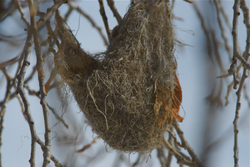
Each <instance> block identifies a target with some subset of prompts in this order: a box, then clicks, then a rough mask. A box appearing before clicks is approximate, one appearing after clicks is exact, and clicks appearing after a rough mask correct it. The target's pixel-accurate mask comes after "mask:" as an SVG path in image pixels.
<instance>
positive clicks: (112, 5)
mask: <svg viewBox="0 0 250 167" xmlns="http://www.w3.org/2000/svg"><path fill="white" fill-rule="evenodd" d="M107 2H108V5H109V7H110V9H111V10H112V12H113V14H114V16H115V18H116V20H117V22H118V24H121V21H122V17H121V16H120V14H119V13H118V11H117V9H116V7H115V3H114V0H107Z"/></svg>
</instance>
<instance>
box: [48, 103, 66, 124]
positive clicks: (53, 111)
mask: <svg viewBox="0 0 250 167" xmlns="http://www.w3.org/2000/svg"><path fill="white" fill-rule="evenodd" d="M48 107H49V109H50V110H51V112H52V113H53V114H54V115H55V117H56V119H58V120H59V121H60V122H62V124H63V125H64V126H65V127H66V128H67V129H68V128H69V126H68V125H67V124H66V123H65V121H64V120H63V119H62V118H61V117H60V116H59V115H58V114H57V113H56V111H55V109H54V108H53V107H51V106H50V105H49V104H48Z"/></svg>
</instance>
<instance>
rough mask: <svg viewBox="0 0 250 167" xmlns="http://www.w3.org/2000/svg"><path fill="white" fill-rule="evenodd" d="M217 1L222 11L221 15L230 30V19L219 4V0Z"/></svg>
mask: <svg viewBox="0 0 250 167" xmlns="http://www.w3.org/2000/svg"><path fill="white" fill-rule="evenodd" d="M217 2H218V5H219V8H220V10H221V13H222V15H223V17H224V19H225V21H226V24H227V26H228V27H229V29H230V30H232V24H231V22H230V20H229V18H228V15H227V13H226V11H225V10H224V8H223V5H222V4H221V0H218V1H217Z"/></svg>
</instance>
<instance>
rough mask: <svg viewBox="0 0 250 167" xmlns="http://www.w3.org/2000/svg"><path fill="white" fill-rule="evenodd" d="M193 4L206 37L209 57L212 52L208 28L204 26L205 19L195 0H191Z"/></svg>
mask: <svg viewBox="0 0 250 167" xmlns="http://www.w3.org/2000/svg"><path fill="white" fill-rule="evenodd" d="M193 6H194V9H195V11H196V13H197V15H198V17H199V19H200V22H201V26H202V29H203V31H204V34H205V36H206V38H207V40H206V41H207V51H208V55H209V57H210V58H211V57H212V55H213V54H212V46H211V38H210V35H209V34H210V33H209V30H208V28H207V26H206V23H205V19H204V17H203V16H202V14H201V12H200V10H199V8H198V6H197V4H196V1H193Z"/></svg>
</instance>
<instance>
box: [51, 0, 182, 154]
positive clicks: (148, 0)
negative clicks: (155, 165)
mask: <svg viewBox="0 0 250 167" xmlns="http://www.w3.org/2000/svg"><path fill="white" fill-rule="evenodd" d="M171 17H172V16H171V12H170V9H169V4H168V2H165V1H163V0H137V1H133V2H132V3H131V4H130V6H129V9H128V11H127V13H126V15H125V16H124V18H123V20H122V23H121V24H120V25H118V26H116V27H115V28H114V29H113V31H112V36H111V38H110V44H109V46H108V48H107V50H106V51H105V52H104V55H105V56H104V57H102V58H101V57H100V56H91V55H90V54H88V53H86V52H85V51H84V50H83V49H81V47H80V44H79V43H78V41H77V40H76V39H75V37H74V35H72V33H71V31H70V30H68V29H67V28H66V26H65V24H64V21H63V19H62V18H61V17H60V16H59V14H58V13H57V14H56V20H57V26H56V29H55V33H56V35H57V37H58V39H60V41H61V44H60V49H59V50H58V52H57V54H56V55H55V68H56V69H57V72H58V73H59V74H60V76H61V78H62V82H63V83H64V84H66V85H68V86H69V88H70V90H71V91H72V93H73V95H74V97H75V100H76V101H77V103H78V105H79V107H80V109H81V111H82V112H83V113H84V115H85V117H86V119H87V123H88V124H89V125H90V126H91V127H92V129H93V131H94V132H95V133H96V134H98V135H99V136H100V137H101V138H102V139H103V140H104V141H105V143H106V144H108V145H109V146H111V147H112V148H114V149H118V150H121V151H126V152H148V151H152V150H153V149H154V148H156V147H159V146H160V145H161V143H162V139H163V135H164V132H165V131H166V129H167V127H168V125H169V124H170V123H171V121H172V120H173V119H177V120H178V121H180V122H181V121H182V119H183V118H182V117H180V116H179V106H180V103H181V100H182V99H181V98H182V95H181V87H180V84H179V81H178V78H177V77H176V69H177V63H176V59H175V57H174V32H173V25H172V18H171Z"/></svg>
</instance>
